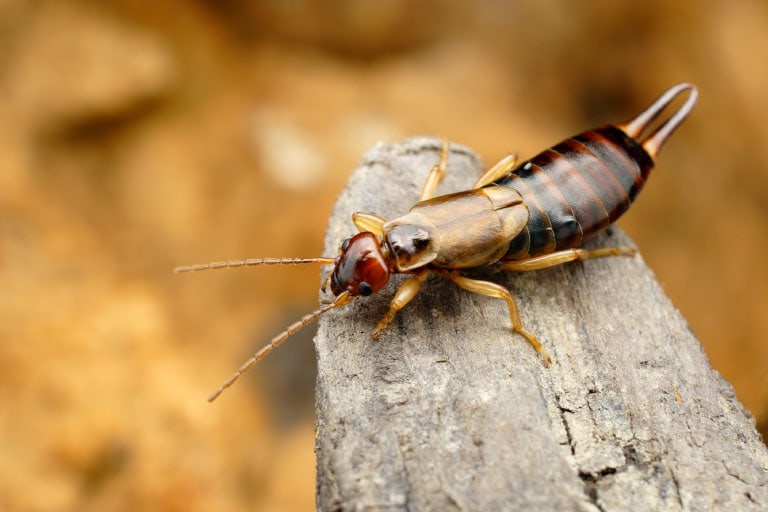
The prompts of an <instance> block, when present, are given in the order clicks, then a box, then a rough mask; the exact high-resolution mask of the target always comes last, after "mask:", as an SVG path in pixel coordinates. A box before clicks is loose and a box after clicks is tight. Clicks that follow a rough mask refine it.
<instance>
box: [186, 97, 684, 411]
mask: <svg viewBox="0 0 768 512" xmlns="http://www.w3.org/2000/svg"><path fill="white" fill-rule="evenodd" d="M686 91H688V98H687V100H686V101H685V102H684V103H683V105H682V106H681V107H680V108H679V109H678V110H677V111H676V112H674V113H673V114H672V115H671V116H670V117H669V118H668V119H667V120H666V121H664V122H663V123H661V124H660V125H659V126H658V127H657V128H656V129H655V130H653V131H651V133H650V134H648V135H644V133H645V132H647V131H649V130H650V128H651V125H652V124H653V123H654V121H655V120H656V118H657V117H658V116H659V115H660V114H661V113H662V112H663V111H664V110H665V109H666V108H667V107H668V106H669V104H670V103H671V102H672V101H673V100H674V99H675V98H677V97H678V96H679V95H680V94H681V93H684V92H686ZM697 96H698V92H697V89H696V87H695V86H693V85H692V84H685V83H684V84H678V85H676V86H674V87H672V88H670V89H669V90H668V91H667V92H665V93H664V94H663V95H662V96H660V97H659V98H658V99H657V100H656V101H655V102H653V103H652V104H651V105H650V106H649V107H648V108H646V109H645V110H644V111H643V112H641V113H640V114H639V115H638V116H637V117H635V118H634V119H632V120H630V121H627V122H625V123H623V124H619V125H615V126H604V127H601V128H597V129H594V130H590V131H587V132H584V133H582V134H580V135H576V136H574V137H571V138H569V139H566V140H564V141H563V142H561V143H560V144H558V145H556V146H553V147H552V148H551V149H547V150H545V151H543V152H542V153H540V154H538V155H536V156H535V157H533V158H531V159H530V160H527V161H525V162H523V163H522V164H520V165H517V155H516V154H510V155H508V156H506V157H504V158H502V159H501V160H500V161H499V162H498V163H496V164H494V165H493V166H491V167H490V168H488V169H487V170H486V171H485V172H484V173H483V174H482V175H481V176H480V178H478V180H477V181H476V182H475V184H474V185H473V186H472V188H471V189H470V190H465V191H462V192H456V193H453V194H447V195H443V196H438V197H433V196H434V191H435V188H436V186H437V184H438V182H439V181H440V179H441V178H442V176H443V175H444V174H445V172H446V170H447V161H448V144H447V142H445V141H444V142H443V145H442V148H441V151H440V160H439V163H438V164H437V165H435V166H434V167H433V168H432V169H431V170H430V172H429V173H428V175H427V178H426V181H425V182H424V185H423V187H422V190H421V195H420V197H419V201H418V202H417V203H416V204H414V205H413V206H412V207H411V209H410V210H409V212H408V213H406V214H404V215H401V216H399V217H396V218H394V219H391V220H387V219H384V218H382V217H379V216H377V215H375V214H372V213H366V212H356V213H354V214H353V215H352V221H353V223H354V225H355V227H356V228H357V229H358V231H359V232H358V233H357V234H356V235H354V236H352V237H351V238H348V239H346V240H344V242H342V244H341V247H340V250H339V256H338V257H335V258H332V257H319V258H263V259H247V260H236V261H228V262H215V263H208V264H202V265H191V266H185V267H178V268H177V269H176V272H190V271H199V270H208V269H221V268H231V267H242V266H257V265H294V264H304V263H316V264H321V265H331V264H332V265H334V267H333V270H332V272H331V273H330V274H329V276H328V278H327V279H326V281H325V283H324V285H323V288H324V289H325V288H326V285H330V288H331V292H332V293H333V294H334V295H335V297H336V298H335V300H334V301H333V302H330V303H328V304H324V305H322V306H321V307H320V308H319V309H317V310H315V311H314V312H312V313H310V314H308V315H306V316H304V317H303V318H301V319H300V320H299V321H297V322H296V323H294V324H292V325H291V326H289V327H288V328H287V329H286V330H285V331H283V332H282V333H280V334H278V335H277V336H275V337H274V338H273V339H272V340H271V341H270V342H269V343H268V344H267V345H265V346H264V347H263V348H262V349H261V350H259V351H258V352H257V353H256V354H255V355H254V356H253V357H252V358H251V359H249V360H248V361H246V362H245V363H244V364H243V365H242V366H241V367H240V368H239V369H238V370H237V372H235V373H234V374H233V375H232V376H231V377H230V378H229V379H227V381H226V382H224V384H223V385H222V386H221V387H219V389H217V390H216V391H215V392H214V393H213V394H212V395H211V396H210V397H209V398H208V401H213V400H215V399H216V398H217V397H218V396H219V395H220V394H221V393H222V392H223V391H224V390H225V389H226V388H228V387H229V386H231V385H232V384H233V383H234V382H235V381H236V380H237V379H238V378H240V376H241V375H243V374H244V373H245V372H247V371H248V370H249V369H250V368H251V367H253V365H255V364H256V363H257V362H258V361H260V360H261V359H263V358H265V357H266V356H267V355H268V354H269V353H270V352H271V351H272V350H273V349H274V348H275V347H277V346H278V345H280V344H281V343H282V342H283V341H285V339H286V338H288V337H289V336H290V335H291V334H293V333H294V332H296V331H298V330H299V329H301V328H302V327H304V326H305V325H307V324H308V323H309V322H311V321H313V320H314V319H316V318H318V317H319V316H321V315H323V314H325V313H326V312H328V311H330V310H332V309H335V308H339V307H342V306H345V305H347V304H349V303H350V302H352V301H353V300H355V299H356V298H358V297H361V296H363V297H364V296H368V295H371V294H373V293H376V292H378V291H379V290H381V289H382V288H384V286H385V285H386V284H387V283H388V281H389V278H390V276H391V275H392V274H408V275H409V277H408V278H407V279H406V280H404V281H403V282H402V283H401V284H400V287H399V288H398V289H397V291H396V292H395V295H394V298H393V299H392V302H391V303H390V307H389V311H388V312H387V313H386V314H385V315H384V317H383V318H382V319H381V320H380V321H379V323H378V325H377V326H376V328H375V329H374V330H373V332H372V333H371V336H372V337H373V338H377V337H378V336H379V334H380V333H381V332H382V331H383V330H384V329H385V328H386V327H387V325H389V323H390V322H391V321H392V320H393V318H394V316H395V315H396V314H397V312H398V311H399V310H401V309H402V308H403V307H405V305H406V304H408V302H410V301H411V300H412V299H413V298H414V297H415V296H416V294H417V293H418V291H419V288H420V287H421V285H422V284H423V283H424V282H425V281H426V279H427V277H428V276H429V274H430V273H432V274H437V275H439V276H442V277H444V278H446V279H449V280H451V281H453V282H454V283H455V284H457V285H458V286H460V287H461V288H464V289H466V290H469V291H471V292H475V293H479V294H481V295H486V296H489V297H495V298H500V299H504V300H505V301H506V303H507V306H508V310H509V318H510V322H511V325H512V331H513V332H515V333H517V334H519V335H521V336H522V337H523V338H524V339H525V340H526V341H527V342H528V343H530V344H531V345H532V346H533V348H534V350H536V352H537V353H538V354H539V355H540V356H541V357H542V359H543V361H544V364H545V365H549V364H550V363H551V357H550V356H549V353H548V352H547V351H546V349H544V347H543V346H542V344H541V342H540V341H539V340H538V338H537V337H536V336H534V335H533V334H532V333H531V332H529V331H527V330H526V329H525V328H523V326H522V323H521V321H520V317H519V315H518V312H517V306H516V304H515V301H514V299H513V297H512V295H511V294H510V292H509V290H507V289H506V288H505V287H503V286H501V285H499V284H497V283H494V282H491V281H484V280H480V279H475V278H471V277H468V276H466V275H464V273H463V271H465V270H467V269H472V268H476V267H482V266H487V265H491V264H495V265H498V266H500V268H501V269H503V270H510V271H515V272H523V271H530V270H539V269H544V268H548V267H552V266H556V265H561V264H563V263H567V262H571V261H577V260H586V259H591V258H602V257H606V256H619V255H633V254H635V250H634V249H633V248H629V247H608V248H599V249H584V248H580V245H581V244H582V242H583V241H584V240H586V239H587V238H589V237H592V236H594V235H595V234H597V233H599V232H600V231H602V230H603V229H605V228H606V227H607V226H608V225H610V224H612V223H613V222H615V221H616V220H617V219H618V218H619V217H620V216H621V215H622V214H623V213H624V212H625V211H626V210H627V209H628V208H629V206H630V205H631V204H632V202H633V201H634V199H635V197H636V196H637V194H638V193H639V192H640V190H641V189H642V187H643V185H644V184H645V182H646V180H647V178H648V174H649V173H650V171H651V169H652V168H653V165H654V162H655V160H656V157H657V156H658V153H659V150H660V149H661V147H662V145H663V144H664V143H665V142H666V141H667V139H669V137H670V136H671V135H672V133H673V132H674V131H675V129H677V127H678V126H679V125H680V124H681V123H682V122H683V120H685V118H686V117H687V116H688V114H690V112H691V110H692V109H693V107H694V105H695V103H696V99H697Z"/></svg>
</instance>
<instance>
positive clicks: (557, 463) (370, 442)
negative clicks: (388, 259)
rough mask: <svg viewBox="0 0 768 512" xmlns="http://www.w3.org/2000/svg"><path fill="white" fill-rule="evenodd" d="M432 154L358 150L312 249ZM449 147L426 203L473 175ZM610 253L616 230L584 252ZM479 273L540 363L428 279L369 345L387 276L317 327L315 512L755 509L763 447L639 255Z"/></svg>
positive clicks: (474, 299) (416, 146)
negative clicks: (511, 308) (547, 360)
mask: <svg viewBox="0 0 768 512" xmlns="http://www.w3.org/2000/svg"><path fill="white" fill-rule="evenodd" d="M439 145H440V141H439V140H437V139H433V138H413V139H408V140H405V141H403V142H402V143H400V144H396V145H386V144H380V145H377V146H375V147H374V148H373V149H372V150H370V151H369V152H368V154H367V155H366V156H365V157H364V158H363V160H362V162H361V163H360V166H359V168H358V169H357V170H356V171H355V172H354V174H353V175H352V176H351V178H350V180H349V183H348V186H347V188H346V189H345V190H344V191H343V192H342V194H341V196H340V197H339V199H338V202H337V204H336V206H335V209H334V211H333V214H332V216H331V219H330V222H329V226H328V232H327V238H326V242H325V254H329V255H332V254H336V252H337V250H338V246H339V244H340V242H341V240H343V239H344V238H346V237H347V236H349V235H350V234H352V233H354V227H353V225H352V223H351V218H350V216H351V214H352V212H355V211H371V212H374V213H376V214H379V215H382V216H385V217H388V218H389V217H393V216H395V215H398V214H402V213H405V211H407V209H408V207H409V206H410V205H411V204H413V203H414V202H415V200H416V198H417V197H418V193H419V190H420V187H421V184H422V181H423V180H424V178H425V176H426V173H427V172H428V170H429V169H430V168H431V167H432V165H434V164H435V163H436V162H437V159H438V150H439ZM451 149H452V150H451V155H450V160H449V170H448V175H447V176H446V178H445V180H444V181H443V182H441V184H440V186H439V187H438V193H447V192H450V191H456V190H461V189H465V188H468V187H469V186H470V185H471V183H472V182H473V181H474V179H475V178H476V177H477V176H478V175H479V173H480V172H481V171H482V167H483V166H482V165H481V163H480V161H479V160H478V158H477V157H476V156H475V155H474V154H473V153H472V152H471V151H470V150H469V149H467V148H465V147H461V146H457V145H452V146H451ZM644 193H645V194H652V193H653V178H651V183H649V186H648V187H647V190H646V191H645V192H644ZM640 200H642V196H641V198H640ZM627 245H631V241H630V240H629V239H628V238H627V237H626V235H624V234H623V233H622V232H621V231H620V230H619V229H616V228H612V229H611V230H609V231H608V232H606V233H604V234H602V235H600V236H599V237H597V238H596V239H595V240H593V241H592V242H590V243H589V244H588V246H590V247H609V246H627ZM486 277H489V278H491V279H493V280H494V281H496V282H499V283H502V284H504V285H505V286H508V287H509V289H510V290H511V291H512V294H513V295H514V297H515V298H516V300H517V304H518V307H519V309H520V316H521V318H522V321H523V325H524V326H525V327H526V328H527V329H528V330H530V331H532V332H533V333H535V334H536V335H537V336H538V337H539V338H540V339H541V340H542V342H543V343H544V345H545V347H546V348H547V350H548V351H549V353H550V354H551V355H552V358H553V364H552V365H551V366H550V367H548V368H546V367H544V365H543V364H542V362H541V360H540V359H539V358H538V357H537V356H536V354H535V352H534V351H533V350H532V348H531V347H530V346H529V345H528V344H527V343H526V342H525V341H524V340H523V339H522V338H521V337H520V336H517V335H514V334H512V333H510V331H509V317H508V315H507V311H506V306H505V304H504V302H503V301H501V300H495V299H491V298H487V297H482V296H478V295H476V294H471V293H469V292H467V291H464V290H461V289H459V288H458V287H456V286H455V285H453V284H452V283H450V282H446V281H444V280H442V279H440V278H437V277H434V276H432V277H430V279H429V280H428V281H427V283H426V284H425V285H424V287H423V288H422V290H421V292H420V293H419V295H418V296H417V297H416V298H415V299H414V301H413V302H412V303H411V304H409V305H408V306H407V307H406V308H405V309H404V310H403V311H401V312H400V313H399V314H398V316H397V317H396V319H395V321H394V322H393V323H392V324H391V325H390V327H389V328H388V330H386V331H385V332H384V333H383V334H382V336H381V338H380V340H379V341H373V340H371V338H370V336H369V333H370V331H371V330H372V329H373V328H374V327H375V325H376V322H377V320H378V319H379V318H380V317H381V316H382V315H383V314H384V313H385V312H386V310H387V307H388V302H389V300H390V299H391V297H392V294H393V292H394V290H395V286H396V283H397V282H399V281H400V280H401V278H400V276H398V278H396V279H393V281H394V283H390V284H389V285H388V286H387V287H386V288H385V289H384V290H382V292H380V293H379V294H377V295H375V296H372V297H368V298H364V299H360V300H357V301H355V302H354V303H353V304H351V305H349V306H347V307H345V308H342V309H339V310H335V311H332V312H330V313H329V314H327V315H325V316H324V317H323V318H322V319H321V321H320V328H319V331H318V334H317V337H316V339H315V343H316V347H317V353H318V381H317V445H316V454H317V493H318V494H317V504H318V508H319V509H320V510H324V511H331V510H440V511H450V510H590V511H595V510H606V511H607V510H715V509H717V510H766V509H768V450H767V449H766V446H765V445H764V444H763V442H762V440H761V439H760V436H759V434H758V433H757V432H756V430H755V426H754V421H753V419H752V417H751V415H750V414H749V413H748V412H747V411H746V410H745V409H744V408H743V407H742V406H741V404H740V403H739V402H738V401H737V399H736V397H735V395H734V392H733V389H732V387H731V386H730V384H729V383H728V382H726V381H725V380H724V379H723V378H722V377H721V376H720V375H719V374H718V373H717V372H716V371H714V370H713V369H712V368H711V366H710V364H709V361H708V360H707V357H706V355H705V354H704V352H703V350H702V347H701V345H700V344H699V342H698V341H697V340H696V337H695V336H694V334H693V333H692V332H691V329H690V328H689V326H688V325H687V323H686V322H685V319H684V318H683V317H682V316H681V315H680V313H679V312H678V311H677V310H676V309H675V307H674V306H673V305H672V304H671V303H670V301H669V299H668V298H667V297H666V296H665V295H664V293H663V291H662V290H661V288H660V287H659V284H658V283H657V282H656V280H655V279H654V276H653V273H652V272H651V271H650V270H649V269H648V267H647V266H646V265H645V264H644V262H643V260H642V258H641V257H640V256H636V257H613V258H604V259H600V260H591V261H586V262H583V263H572V264H568V265H563V266H560V267H556V268H552V269H548V270H544V271H538V272H530V273H518V274H511V273H501V272H499V273H494V272H493V271H488V272H487V273H486ZM323 298H325V299H327V298H328V297H327V296H324V297H323Z"/></svg>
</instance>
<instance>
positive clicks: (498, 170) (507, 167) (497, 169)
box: [472, 153, 517, 189]
mask: <svg viewBox="0 0 768 512" xmlns="http://www.w3.org/2000/svg"><path fill="white" fill-rule="evenodd" d="M516 163H517V153H510V154H508V155H507V156H505V157H504V158H502V159H501V160H499V161H498V162H496V163H495V164H493V165H492V166H490V167H489V168H488V169H487V170H486V171H485V172H484V173H483V174H482V175H481V176H480V177H479V178H477V181H476V182H475V184H474V185H472V188H473V189H475V188H482V187H484V186H486V185H488V184H489V183H493V182H494V181H496V180H498V179H500V178H503V177H504V176H506V175H508V174H509V173H511V172H512V171H513V170H514V168H515V164H516Z"/></svg>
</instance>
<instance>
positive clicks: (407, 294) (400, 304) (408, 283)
mask: <svg viewBox="0 0 768 512" xmlns="http://www.w3.org/2000/svg"><path fill="white" fill-rule="evenodd" d="M428 276H429V271H428V270H425V271H423V272H420V273H418V274H414V275H412V276H411V277H409V278H408V279H406V280H405V281H403V284H401V285H400V288H398V289H397V292H396V293H395V296H394V297H393V298H392V302H391V303H390V305H389V311H388V312H387V314H386V315H384V318H382V319H381V320H379V324H378V325H377V326H376V328H375V329H374V330H373V332H372V333H371V338H373V339H374V340H376V339H378V338H379V334H381V331H383V330H384V329H386V327H387V326H388V325H389V323H390V322H392V319H393V318H395V315H396V314H397V312H398V311H400V310H401V309H403V308H404V307H405V305H406V304H408V303H409V302H411V300H412V299H413V298H414V297H415V296H416V294H417V293H418V292H419V288H421V285H422V284H423V283H424V281H426V280H427V277H428Z"/></svg>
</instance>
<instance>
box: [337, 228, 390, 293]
mask: <svg viewBox="0 0 768 512" xmlns="http://www.w3.org/2000/svg"><path fill="white" fill-rule="evenodd" d="M387 281H389V264H388V263H387V256H386V254H385V253H384V252H383V251H382V246H381V243H380V242H379V239H378V238H377V237H376V235H374V234H373V233H369V232H367V231H364V232H362V233H358V234H356V235H355V236H353V237H352V238H347V239H346V240H344V243H342V244H341V256H339V258H338V260H336V266H335V267H334V269H333V274H332V275H331V291H332V292H333V294H334V295H339V294H340V293H342V292H345V291H349V293H350V295H353V296H355V295H363V296H366V295H370V294H372V293H375V292H377V291H379V290H381V289H382V288H384V285H386V284H387Z"/></svg>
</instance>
